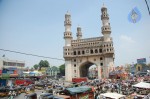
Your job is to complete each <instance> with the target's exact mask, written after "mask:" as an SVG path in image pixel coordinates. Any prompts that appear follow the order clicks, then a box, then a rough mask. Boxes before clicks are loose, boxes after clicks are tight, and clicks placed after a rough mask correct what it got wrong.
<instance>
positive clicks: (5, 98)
mask: <svg viewBox="0 0 150 99" xmlns="http://www.w3.org/2000/svg"><path fill="white" fill-rule="evenodd" d="M42 92H44V90H35V93H37V97H39V95H40V94H41V93H42ZM24 96H25V93H22V94H20V95H18V96H16V97H15V98H13V99H24ZM0 99H8V97H3V98H2V97H1V98H0Z"/></svg>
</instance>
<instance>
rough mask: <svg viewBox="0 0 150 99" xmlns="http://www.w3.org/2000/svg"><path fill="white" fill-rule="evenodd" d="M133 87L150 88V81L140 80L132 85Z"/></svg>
mask: <svg viewBox="0 0 150 99" xmlns="http://www.w3.org/2000/svg"><path fill="white" fill-rule="evenodd" d="M132 86H133V87H138V88H147V89H150V83H146V82H140V83H137V84H135V85H132Z"/></svg>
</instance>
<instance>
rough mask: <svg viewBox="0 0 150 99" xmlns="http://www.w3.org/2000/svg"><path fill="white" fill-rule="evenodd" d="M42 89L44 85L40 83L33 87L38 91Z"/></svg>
mask: <svg viewBox="0 0 150 99" xmlns="http://www.w3.org/2000/svg"><path fill="white" fill-rule="evenodd" d="M44 87H45V85H44V84H42V83H38V84H36V85H35V89H38V90H42V89H44Z"/></svg>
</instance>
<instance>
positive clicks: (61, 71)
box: [59, 64, 65, 76]
mask: <svg viewBox="0 0 150 99" xmlns="http://www.w3.org/2000/svg"><path fill="white" fill-rule="evenodd" d="M59 71H60V74H61V75H62V76H65V64H62V65H60V66H59Z"/></svg>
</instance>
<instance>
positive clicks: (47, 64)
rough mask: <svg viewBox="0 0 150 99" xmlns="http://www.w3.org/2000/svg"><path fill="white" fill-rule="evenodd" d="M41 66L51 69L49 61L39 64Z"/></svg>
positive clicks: (42, 61)
mask: <svg viewBox="0 0 150 99" xmlns="http://www.w3.org/2000/svg"><path fill="white" fill-rule="evenodd" d="M39 66H40V68H41V67H49V62H48V61H47V60H41V61H40V62H39Z"/></svg>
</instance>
